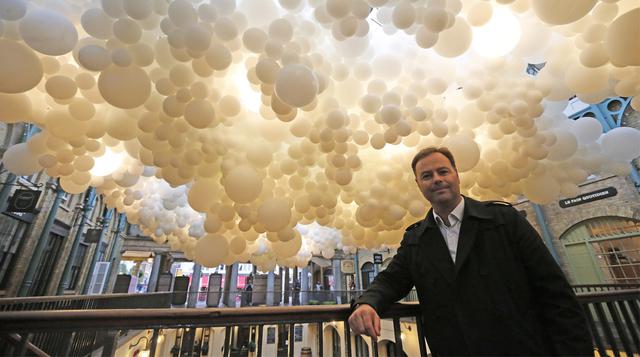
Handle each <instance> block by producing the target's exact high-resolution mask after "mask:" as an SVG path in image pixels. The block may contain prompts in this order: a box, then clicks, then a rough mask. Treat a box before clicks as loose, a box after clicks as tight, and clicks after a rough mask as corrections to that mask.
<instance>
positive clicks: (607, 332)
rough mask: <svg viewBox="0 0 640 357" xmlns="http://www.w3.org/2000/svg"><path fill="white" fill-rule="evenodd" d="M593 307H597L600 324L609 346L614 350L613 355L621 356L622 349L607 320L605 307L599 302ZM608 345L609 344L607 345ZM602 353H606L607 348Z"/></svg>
mask: <svg viewBox="0 0 640 357" xmlns="http://www.w3.org/2000/svg"><path fill="white" fill-rule="evenodd" d="M593 307H594V308H595V309H596V314H597V315H598V320H599V321H600V325H601V326H602V330H603V331H604V335H605V338H606V342H607V344H608V345H609V346H608V347H609V348H610V349H611V351H613V355H614V356H619V355H620V351H619V350H618V346H616V341H615V339H614V338H613V332H612V331H611V328H610V327H609V324H608V321H607V315H606V314H605V313H604V309H603V308H602V305H600V303H599V302H597V303H594V304H593ZM605 347H607V346H605ZM600 352H601V353H606V351H605V350H602V351H600Z"/></svg>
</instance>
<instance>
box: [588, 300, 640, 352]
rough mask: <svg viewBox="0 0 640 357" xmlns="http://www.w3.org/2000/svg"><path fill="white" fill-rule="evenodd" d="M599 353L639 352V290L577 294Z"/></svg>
mask: <svg viewBox="0 0 640 357" xmlns="http://www.w3.org/2000/svg"><path fill="white" fill-rule="evenodd" d="M577 296H578V301H579V302H580V304H581V305H582V308H583V310H584V312H585V315H586V317H587V321H588V323H589V329H590V330H591V336H592V337H593V342H594V346H595V347H596V350H597V351H598V352H599V353H600V356H605V355H608V354H607V351H610V352H612V353H613V355H614V356H620V353H622V352H625V353H626V355H627V356H632V355H634V353H635V354H638V353H640V289H625V290H611V291H604V292H593V293H581V294H578V295H577Z"/></svg>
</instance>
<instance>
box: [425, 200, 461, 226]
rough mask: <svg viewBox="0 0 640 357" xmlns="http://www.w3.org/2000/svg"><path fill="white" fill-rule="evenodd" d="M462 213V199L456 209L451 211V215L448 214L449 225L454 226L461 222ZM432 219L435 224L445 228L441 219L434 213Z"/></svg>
mask: <svg viewBox="0 0 640 357" xmlns="http://www.w3.org/2000/svg"><path fill="white" fill-rule="evenodd" d="M463 213H464V198H462V199H461V200H460V203H458V205H457V206H456V208H454V209H453V211H451V213H449V223H451V226H453V225H455V224H456V223H458V222H461V221H462V215H463ZM433 218H434V219H435V221H436V223H437V224H438V225H439V226H445V227H446V225H445V224H444V222H443V220H442V218H441V217H440V216H439V215H438V214H437V213H436V211H435V210H434V211H433Z"/></svg>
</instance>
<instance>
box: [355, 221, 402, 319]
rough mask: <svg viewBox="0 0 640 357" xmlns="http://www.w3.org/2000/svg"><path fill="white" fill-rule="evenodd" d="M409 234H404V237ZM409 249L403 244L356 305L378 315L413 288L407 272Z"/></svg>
mask: <svg viewBox="0 0 640 357" xmlns="http://www.w3.org/2000/svg"><path fill="white" fill-rule="evenodd" d="M407 234H410V233H409V232H407V233H405V237H406V235H407ZM409 249H410V246H407V245H406V244H404V240H403V243H402V244H401V245H400V248H398V252H397V253H396V255H395V256H394V257H393V259H392V260H391V262H390V263H389V266H388V267H387V268H386V269H385V270H383V271H382V272H380V273H379V274H378V276H377V277H376V278H375V279H374V280H373V283H371V286H370V287H369V289H367V291H365V292H364V294H362V295H361V296H360V297H359V298H358V299H357V300H356V301H355V303H356V304H367V305H371V306H372V307H373V308H374V309H375V310H376V312H378V314H381V313H384V311H386V310H387V309H388V308H389V306H390V305H391V304H392V303H394V302H396V301H398V300H400V299H402V298H403V297H405V296H406V295H407V294H408V293H409V291H410V290H411V288H412V287H413V280H412V278H411V272H410V271H409V267H410V265H409Z"/></svg>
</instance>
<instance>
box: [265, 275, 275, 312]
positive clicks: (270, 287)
mask: <svg viewBox="0 0 640 357" xmlns="http://www.w3.org/2000/svg"><path fill="white" fill-rule="evenodd" d="M275 282H276V276H275V273H274V272H273V271H270V272H269V274H268V275H267V306H273V303H274V301H273V300H274V296H275V294H276V287H275Z"/></svg>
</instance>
